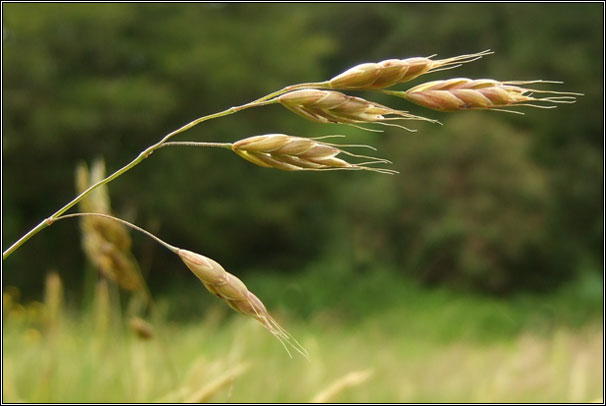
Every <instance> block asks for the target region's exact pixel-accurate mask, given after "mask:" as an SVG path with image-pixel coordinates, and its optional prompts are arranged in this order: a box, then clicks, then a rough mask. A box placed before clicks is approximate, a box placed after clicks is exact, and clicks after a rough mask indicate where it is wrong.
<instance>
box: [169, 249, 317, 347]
mask: <svg viewBox="0 0 606 406" xmlns="http://www.w3.org/2000/svg"><path fill="white" fill-rule="evenodd" d="M177 254H178V255H179V257H180V258H181V260H182V261H183V263H185V265H186V266H187V267H188V268H189V269H190V270H191V271H192V272H193V273H194V275H196V276H197V277H198V279H200V281H201V282H202V283H203V284H204V286H205V287H206V288H207V289H208V290H209V291H210V292H211V293H212V294H213V295H215V296H217V297H218V298H219V299H221V300H223V301H225V302H226V303H227V304H228V305H229V306H230V307H231V308H232V309H234V310H236V311H237V312H240V313H242V314H244V315H246V316H249V317H252V318H254V319H256V320H257V321H259V322H260V323H261V324H263V326H264V327H265V328H266V329H268V330H269V331H270V332H271V333H272V334H273V335H274V336H275V337H276V338H277V339H278V340H280V342H281V343H282V344H283V345H284V348H286V350H287V351H288V348H287V347H286V345H285V343H287V344H289V345H290V346H291V347H292V348H294V349H295V350H296V351H298V352H299V353H301V354H302V355H304V356H305V357H307V356H308V355H307V351H305V349H304V348H303V347H302V346H301V345H300V344H299V343H298V342H297V341H296V340H295V339H294V338H293V337H292V336H291V335H290V334H289V333H288V332H287V331H286V330H284V329H283V328H282V327H281V326H280V325H279V324H278V322H277V321H276V320H275V319H274V318H273V317H272V316H271V315H270V314H269V312H268V311H267V309H266V308H265V305H264V304H263V302H261V300H260V299H259V298H258V297H257V296H256V295H255V294H253V293H252V292H251V291H249V290H248V288H247V287H246V285H245V284H244V282H242V281H241V280H240V279H239V278H238V277H237V276H235V275H232V274H230V273H229V272H227V271H226V270H225V269H224V268H223V267H222V266H221V265H220V264H219V263H218V262H216V261H214V260H212V259H210V258H208V257H205V256H203V255H200V254H197V253H195V252H192V251H188V250H184V249H179V250H178V251H177ZM288 353H289V354H290V351H288Z"/></svg>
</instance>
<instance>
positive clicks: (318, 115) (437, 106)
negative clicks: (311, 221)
mask: <svg viewBox="0 0 606 406" xmlns="http://www.w3.org/2000/svg"><path fill="white" fill-rule="evenodd" d="M492 53H493V52H492V51H490V50H486V51H482V52H478V53H473V54H468V55H461V56H455V57H451V58H446V59H437V60H436V59H432V58H434V57H435V55H434V56H430V57H413V58H407V59H389V60H385V61H381V62H377V63H365V64H361V65H357V66H354V67H352V68H350V69H348V70H346V71H345V72H343V73H341V74H339V75H336V76H335V77H333V78H332V79H330V80H326V81H323V82H314V83H301V84H296V85H291V86H287V87H284V88H283V89H281V90H278V91H275V92H272V93H269V94H268V95H266V96H264V97H261V98H259V99H257V100H254V101H252V102H249V103H246V104H243V105H241V106H235V107H231V108H229V109H226V110H224V111H221V112H218V113H215V114H210V115H207V116H203V117H200V118H197V119H195V120H193V121H192V122H190V123H188V124H186V125H184V126H182V127H181V128H178V129H176V130H174V131H172V132H171V133H169V134H166V135H165V136H164V137H163V138H161V139H160V140H159V141H158V142H157V143H155V144H153V145H151V146H149V147H147V148H146V149H145V150H143V151H142V152H141V153H139V154H138V155H137V156H136V157H135V158H134V159H133V160H132V161H131V162H129V163H127V164H126V165H125V166H123V167H122V168H120V169H118V170H116V171H115V172H113V173H112V174H111V175H109V176H105V174H104V165H103V164H102V163H99V162H98V163H95V164H94V165H93V169H92V171H91V174H90V175H89V174H88V170H87V168H86V167H85V166H80V167H79V168H78V176H77V178H78V181H77V185H78V191H79V194H78V195H77V196H76V197H75V198H73V199H72V200H71V201H69V202H68V203H66V204H65V205H64V206H63V207H61V208H60V209H58V210H57V211H56V212H55V213H53V214H52V215H50V216H49V217H48V218H46V219H43V220H42V221H41V222H40V223H39V224H38V225H37V226H36V227H34V228H33V229H31V230H30V231H28V232H27V233H25V234H24V235H23V236H22V237H21V238H19V240H17V241H16V242H15V243H14V244H12V245H11V246H10V247H9V248H8V249H6V250H5V251H4V252H3V254H2V259H3V260H5V259H6V258H8V257H9V256H10V255H11V254H12V253H13V252H15V251H16V250H17V249H19V248H20V247H21V246H22V245H23V244H24V243H25V242H27V241H28V240H29V239H30V238H31V237H33V236H34V235H36V234H38V233H39V232H40V231H42V230H43V229H45V228H46V227H48V226H50V225H52V224H53V223H54V222H56V221H57V220H62V219H67V218H74V217H79V218H81V220H82V221H81V225H82V231H83V246H84V248H85V251H86V252H87V255H88V256H89V258H91V260H92V261H93V263H95V264H96V266H97V267H98V269H99V271H100V272H101V273H102V274H104V275H106V276H107V278H108V279H110V280H113V281H116V282H117V283H118V284H119V285H120V286H121V287H122V288H124V289H128V290H136V289H139V288H140V287H141V286H142V285H144V281H143V280H142V278H141V276H140V272H138V266H137V265H136V260H135V259H134V258H133V257H132V256H131V254H130V251H129V250H130V244H131V242H130V237H129V236H128V233H127V232H126V227H130V228H132V229H135V230H137V231H140V232H142V233H144V234H146V235H147V236H149V237H150V238H153V239H154V240H156V241H157V242H159V243H160V244H162V245H163V246H164V247H166V248H167V249H169V250H170V251H172V252H173V253H175V254H176V255H178V256H179V258H180V259H181V260H182V261H183V262H184V264H185V265H186V266H187V268H189V269H190V270H191V271H192V273H193V274H194V275H195V276H196V277H198V278H199V279H200V281H201V282H202V284H203V285H204V286H205V287H206V288H207V289H208V290H209V291H210V292H211V293H212V294H214V295H215V296H217V297H218V298H219V299H221V300H223V301H224V302H225V303H226V304H227V305H229V306H230V307H231V308H232V309H234V310H236V311H238V312H240V313H242V314H244V315H246V316H249V317H252V318H254V319H256V320H258V321H259V322H260V323H261V324H262V325H263V326H264V327H265V328H266V329H267V330H269V331H270V332H271V333H272V334H273V335H274V336H275V337H276V338H278V340H280V342H282V343H283V344H284V347H285V348H286V349H287V351H288V346H287V345H286V344H288V345H289V346H290V347H291V348H294V349H295V350H296V351H298V352H299V353H301V354H302V355H304V356H306V357H307V352H306V351H305V349H304V348H303V347H302V346H301V345H300V344H299V343H298V342H297V341H296V340H295V339H294V338H293V337H292V336H291V335H290V334H288V332H286V330H284V329H283V328H282V327H281V326H280V325H279V324H278V322H277V321H276V320H275V319H274V318H273V317H272V316H271V315H270V314H269V312H268V311H267V309H266V307H265V306H264V304H263V303H262V301H261V300H260V299H259V298H258V297H257V296H256V295H255V294H253V293H252V292H250V291H249V290H248V288H247V287H246V285H245V284H244V283H243V282H242V281H241V280H240V279H239V278H237V277H236V276H235V275H233V274H231V273H229V272H227V271H226V270H225V269H224V268H223V267H222V266H221V265H220V264H219V262H217V261H215V260H213V259H210V258H208V257H205V256H203V255H201V254H198V253H196V252H193V251H189V250H186V249H182V248H178V247H175V246H172V245H170V244H168V243H166V242H164V241H162V240H161V239H159V238H158V237H156V236H155V235H153V234H151V233H149V232H148V231H146V230H143V229H141V228H140V227H138V226H136V225H134V224H132V223H130V222H127V221H125V220H123V219H120V218H117V217H114V216H112V215H111V209H110V207H109V198H108V195H107V189H106V187H107V186H106V185H107V184H108V183H110V182H112V181H113V180H115V179H116V178H118V177H119V176H122V175H123V174H124V173H126V172H128V171H129V170H131V169H132V168H133V167H135V166H136V165H138V164H139V163H141V162H142V161H144V160H145V159H147V158H148V157H150V155H151V154H152V153H153V152H154V151H156V150H158V149H160V148H164V147H169V146H185V147H206V148H223V149H229V150H232V151H233V152H235V153H236V154H237V155H239V156H240V157H242V158H244V159H246V160H248V161H250V162H252V163H254V164H256V165H259V166H262V167H266V168H273V169H280V170H286V171H301V170H313V171H325V170H367V171H374V172H378V173H381V174H390V175H391V174H394V173H396V172H395V171H393V170H390V169H388V168H385V167H384V165H387V164H390V163H391V162H390V161H388V160H386V159H383V158H378V157H374V156H368V155H360V154H354V153H353V152H351V151H350V149H353V148H367V149H372V150H374V148H373V147H372V146H368V145H350V144H342V145H340V144H337V143H328V142H325V141H323V140H324V139H326V138H328V137H326V136H325V137H316V138H304V137H300V136H290V135H285V134H265V135H257V136H253V137H248V138H244V139H241V140H239V141H237V142H234V143H220V142H195V141H180V142H175V141H171V139H172V138H173V137H174V136H176V135H177V134H181V133H183V132H185V131H187V130H189V129H191V128H192V127H194V126H196V125H198V124H201V123H203V122H205V121H208V120H212V119H215V118H219V117H224V116H228V115H231V114H234V113H237V112H239V111H241V110H244V109H250V108H256V107H261V106H266V105H272V104H280V105H282V106H284V107H285V108H286V109H288V110H290V111H292V112H294V113H296V114H297V115H299V116H301V117H303V118H305V119H307V120H311V121H313V122H316V123H321V124H322V123H337V124H344V125H351V126H356V127H361V126H363V125H373V124H380V125H387V126H396V127H399V128H403V129H406V130H409V131H414V130H412V129H408V128H406V127H403V126H401V125H399V124H395V123H393V121H402V120H406V121H430V122H433V123H438V121H437V120H434V119H430V118H426V117H422V116H417V115H413V114H411V113H409V112H407V111H402V110H397V109H393V108H391V107H388V106H384V105H381V104H378V103H375V102H372V101H370V100H366V99H364V98H361V97H357V96H351V95H347V94H344V93H342V92H339V91H337V90H356V91H357V90H361V91H375V92H378V93H381V94H389V95H392V96H397V97H401V98H404V99H406V100H408V101H410V102H412V103H415V104H417V105H419V106H421V107H425V108H429V109H433V110H439V111H460V110H468V109H491V110H503V111H511V110H510V109H509V108H511V107H518V106H531V107H542V108H553V107H556V104H558V103H574V102H575V100H576V97H577V96H581V94H580V93H573V92H559V91H553V90H539V89H533V88H528V87H525V86H528V85H534V84H554V83H558V82H552V81H543V80H532V81H497V80H492V79H480V80H471V79H449V80H440V81H433V82H428V83H423V84H420V85H417V86H414V87H412V88H410V89H408V90H404V91H401V90H395V91H394V90H385V89H386V88H389V87H392V86H394V85H398V84H401V83H405V82H409V81H411V80H413V79H416V78H419V77H421V76H424V75H427V74H431V73H433V72H437V71H443V70H448V69H454V68H457V67H459V66H461V65H462V64H466V63H470V62H473V61H476V60H478V59H481V58H483V57H484V56H487V55H490V54H492ZM537 94H538V95H545V96H544V97H537V96H535V95H537ZM516 112H518V113H520V112H519V111H516ZM361 128H364V129H369V128H366V127H361ZM371 131H377V130H376V129H371ZM333 137H334V136H333ZM351 160H353V161H355V162H353V161H351ZM77 204H80V206H81V209H82V212H80V213H72V214H66V212H67V211H68V210H70V209H72V208H73V207H74V206H76V205H77ZM102 318H103V317H100V319H102ZM100 324H104V323H100ZM133 328H134V329H137V328H139V329H140V328H141V323H138V324H137V325H136V326H134V327H133ZM289 354H290V352H289ZM366 377H367V376H366V375H364V379H366ZM354 378H357V379H358V380H360V378H359V377H354ZM362 380H363V379H362ZM345 381H347V382H348V383H347V385H351V383H349V382H350V381H352V379H346V380H345ZM345 381H344V382H345ZM353 381H355V379H354V380H353ZM353 381H352V382H353ZM354 384H355V383H354ZM341 386H343V385H341ZM201 397H202V396H201V395H200V396H198V395H196V397H195V399H194V398H192V399H194V400H196V399H197V400H199V399H200V398H201Z"/></svg>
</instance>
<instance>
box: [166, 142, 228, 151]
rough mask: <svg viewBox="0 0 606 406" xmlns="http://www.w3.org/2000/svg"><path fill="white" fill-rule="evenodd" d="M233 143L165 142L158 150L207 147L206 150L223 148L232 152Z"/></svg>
mask: <svg viewBox="0 0 606 406" xmlns="http://www.w3.org/2000/svg"><path fill="white" fill-rule="evenodd" d="M232 145H234V144H232V143H231V142H196V141H172V142H165V143H164V144H162V145H160V146H159V147H158V148H164V147H205V148H223V149H229V150H231V146H232Z"/></svg>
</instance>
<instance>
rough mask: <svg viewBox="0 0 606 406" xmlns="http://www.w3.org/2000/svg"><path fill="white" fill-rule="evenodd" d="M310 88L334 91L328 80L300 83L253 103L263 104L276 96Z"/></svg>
mask: <svg viewBox="0 0 606 406" xmlns="http://www.w3.org/2000/svg"><path fill="white" fill-rule="evenodd" d="M309 88H316V89H318V88H320V89H332V88H331V87H330V82H329V81H328V80H327V81H325V82H310V83H299V84H297V85H291V86H286V87H284V88H282V89H280V90H277V91H275V92H273V93H270V94H268V95H266V96H263V97H261V98H259V99H257V100H255V101H254V102H253V103H258V102H262V101H265V100H269V99H273V98H274V97H276V96H280V95H281V94H284V93H288V92H292V91H293V90H299V89H309Z"/></svg>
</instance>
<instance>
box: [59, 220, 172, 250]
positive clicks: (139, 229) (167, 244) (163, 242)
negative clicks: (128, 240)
mask: <svg viewBox="0 0 606 406" xmlns="http://www.w3.org/2000/svg"><path fill="white" fill-rule="evenodd" d="M85 216H95V217H103V218H106V219H110V220H114V221H117V222H118V223H122V224H124V225H125V226H127V227H130V228H132V229H133V230H137V231H139V232H140V233H143V234H145V235H146V236H148V237H150V238H152V239H154V240H155V241H156V242H157V243H159V244H161V245H163V246H164V247H165V248H168V249H169V250H171V251H172V252H174V253H175V254H176V253H177V252H178V251H179V248H178V247H175V246H174V245H171V244H169V243H167V242H166V241H164V240H162V239H160V238H159V237H156V236H155V235H153V234H152V233H150V232H149V231H147V230H145V229H143V228H141V227H139V226H136V225H134V224H133V223H131V222H128V221H126V220H123V219H121V218H118V217H114V216H111V215H109V214H105V213H71V214H64V215H62V216H59V217H56V218H55V219H53V221H52V223H54V222H55V221H58V220H63V219H68V218H74V217H85ZM49 225H50V224H49Z"/></svg>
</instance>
